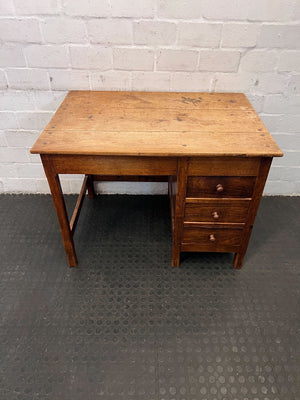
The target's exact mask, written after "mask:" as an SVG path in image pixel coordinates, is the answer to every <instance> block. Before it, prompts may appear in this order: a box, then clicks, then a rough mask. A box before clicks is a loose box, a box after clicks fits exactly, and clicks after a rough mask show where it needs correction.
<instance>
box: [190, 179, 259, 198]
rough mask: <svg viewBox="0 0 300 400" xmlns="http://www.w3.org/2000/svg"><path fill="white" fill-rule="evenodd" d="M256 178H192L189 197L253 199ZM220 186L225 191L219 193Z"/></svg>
mask: <svg viewBox="0 0 300 400" xmlns="http://www.w3.org/2000/svg"><path fill="white" fill-rule="evenodd" d="M255 181H256V178H255V177H253V176H251V177H248V176H190V177H189V178H188V183H187V194H186V196H187V197H217V198H221V197H252V192H253V188H254V184H255ZM218 186H222V188H223V190H222V191H218Z"/></svg>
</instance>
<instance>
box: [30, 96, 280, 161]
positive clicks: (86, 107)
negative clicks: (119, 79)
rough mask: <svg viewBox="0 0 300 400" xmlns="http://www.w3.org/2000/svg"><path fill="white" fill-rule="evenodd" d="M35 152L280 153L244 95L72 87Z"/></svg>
mask: <svg viewBox="0 0 300 400" xmlns="http://www.w3.org/2000/svg"><path fill="white" fill-rule="evenodd" d="M31 152H32V153H39V154H82V155H128V156H215V155H216V156H267V157H273V156H277V157H279V156H282V152H281V150H280V149H279V147H278V146H277V144H276V143H275V141H274V140H273V138H272V136H271V135H270V133H269V132H268V130H267V129H266V127H265V126H264V124H263V123H262V121H261V120H260V118H259V116H258V115H257V114H256V112H255V110H254V109H253V108H252V106H251V104H250V103H249V101H248V100H247V98H246V96H245V95H244V94H242V93H173V92H171V93H169V92H168V93H163V92H100V91H99V92H96V91H94V92H91V91H71V92H69V93H68V95H67V96H66V98H65V100H64V101H63V103H62V104H61V105H60V107H59V108H58V110H57V112H56V113H55V115H54V116H53V118H52V119H51V121H50V123H49V124H48V125H47V127H46V128H45V130H44V131H43V132H42V134H41V135H40V137H39V138H38V140H37V141H36V143H35V144H34V146H33V147H32V149H31Z"/></svg>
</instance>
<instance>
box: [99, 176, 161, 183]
mask: <svg viewBox="0 0 300 400" xmlns="http://www.w3.org/2000/svg"><path fill="white" fill-rule="evenodd" d="M93 178H94V181H98V182H106V181H110V182H111V181H115V182H168V180H169V176H168V175H162V176H158V175H152V176H146V175H142V176H139V175H93Z"/></svg>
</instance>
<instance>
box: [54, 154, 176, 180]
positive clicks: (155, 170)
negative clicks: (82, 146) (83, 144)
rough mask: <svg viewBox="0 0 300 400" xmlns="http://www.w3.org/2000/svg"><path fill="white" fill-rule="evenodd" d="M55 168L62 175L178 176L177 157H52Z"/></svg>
mask: <svg viewBox="0 0 300 400" xmlns="http://www.w3.org/2000/svg"><path fill="white" fill-rule="evenodd" d="M51 160H52V164H53V168H54V169H55V171H57V172H58V173H60V174H80V173H82V171H85V174H88V175H108V176H116V175H134V176H138V175H140V176H142V175H146V176H149V175H157V176H161V175H176V173H177V159H176V158H175V157H121V156H120V157H114V156H100V157H99V156H87V155H84V156H80V155H70V154H68V155H61V154H58V155H51Z"/></svg>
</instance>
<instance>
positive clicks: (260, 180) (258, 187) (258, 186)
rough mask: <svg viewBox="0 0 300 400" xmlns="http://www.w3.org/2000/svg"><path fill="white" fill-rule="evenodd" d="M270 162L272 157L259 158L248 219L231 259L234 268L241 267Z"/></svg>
mask: <svg viewBox="0 0 300 400" xmlns="http://www.w3.org/2000/svg"><path fill="white" fill-rule="evenodd" d="M271 164H272V158H270V157H269V158H262V159H261V165H260V171H259V175H258V177H257V179H256V183H255V188H254V192H253V199H252V202H251V204H250V207H249V214H248V220H247V225H246V227H245V230H244V235H243V239H242V244H241V247H240V249H239V251H238V252H236V254H235V257H234V261H233V266H234V268H237V269H239V268H241V267H242V264H243V260H244V257H245V254H246V251H247V247H248V243H249V240H250V236H251V232H252V228H253V224H254V220H255V217H256V213H257V210H258V206H259V203H260V200H261V196H262V194H263V190H264V187H265V183H266V180H267V177H268V173H269V169H270V167H271Z"/></svg>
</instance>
